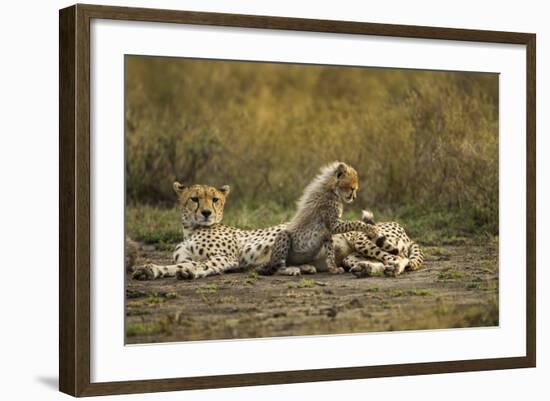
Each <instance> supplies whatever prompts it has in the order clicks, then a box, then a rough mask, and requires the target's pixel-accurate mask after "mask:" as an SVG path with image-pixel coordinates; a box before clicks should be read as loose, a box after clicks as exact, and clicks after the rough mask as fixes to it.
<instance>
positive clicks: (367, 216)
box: [361, 209, 376, 224]
mask: <svg viewBox="0 0 550 401" xmlns="http://www.w3.org/2000/svg"><path fill="white" fill-rule="evenodd" d="M361 220H362V221H363V223H365V224H376V222H375V221H374V214H373V213H372V212H371V211H370V210H366V209H365V210H363V211H362V212H361Z"/></svg>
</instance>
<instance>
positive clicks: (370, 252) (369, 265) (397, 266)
mask: <svg viewBox="0 0 550 401" xmlns="http://www.w3.org/2000/svg"><path fill="white" fill-rule="evenodd" d="M362 219H363V221H365V222H368V223H370V224H375V223H374V219H373V216H372V213H370V212H367V211H364V212H363V218H362ZM376 227H378V229H379V230H380V233H381V234H382V235H384V236H385V238H386V241H385V243H384V244H383V245H382V246H377V245H376V244H375V243H373V242H372V241H371V240H370V239H369V238H368V237H367V236H366V235H365V234H364V233H362V232H349V233H345V234H341V235H340V238H338V241H336V243H337V244H338V248H337V252H338V253H339V255H340V258H341V260H342V265H343V266H344V268H346V269H348V270H349V271H350V272H351V273H353V274H354V275H356V276H357V277H368V276H371V275H373V274H377V273H382V272H383V273H385V274H386V275H390V276H398V275H399V274H401V273H402V272H403V271H405V270H411V271H413V270H418V269H420V268H421V267H422V263H423V262H424V254H423V252H422V249H421V248H420V246H419V245H418V244H417V243H416V242H414V241H412V240H411V239H410V238H409V236H408V235H407V233H406V232H405V229H404V228H403V226H401V225H400V224H399V223H396V222H385V223H377V224H376Z"/></svg>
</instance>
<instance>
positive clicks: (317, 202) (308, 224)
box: [257, 162, 384, 274]
mask: <svg viewBox="0 0 550 401" xmlns="http://www.w3.org/2000/svg"><path fill="white" fill-rule="evenodd" d="M358 188H359V179H358V175H357V172H356V171H355V169H353V168H352V167H350V166H348V165H347V164H345V163H341V162H334V163H331V164H329V165H327V166H324V167H323V168H322V169H321V171H320V172H319V174H318V175H317V176H316V177H315V178H314V179H313V181H312V182H311V183H310V184H309V185H308V186H307V187H306V188H305V190H304V193H303V195H302V197H301V198H300V200H299V201H298V203H297V211H296V214H295V215H294V217H293V218H292V220H291V221H290V222H289V223H288V224H287V226H286V228H285V230H284V231H282V232H281V233H280V235H278V236H277V238H276V242H275V245H274V249H273V253H272V255H271V256H272V257H271V259H270V260H269V261H268V262H267V263H265V264H264V265H263V266H260V267H259V268H258V269H257V271H258V272H259V273H261V274H273V273H274V272H276V271H278V270H279V269H284V268H286V265H287V264H289V265H303V264H311V263H313V262H315V260H316V259H317V258H318V255H319V252H320V251H321V249H323V250H324V254H325V258H326V264H327V270H328V271H329V272H330V273H343V272H344V269H342V268H341V267H338V266H337V264H336V260H335V254H334V246H333V240H332V236H333V235H334V234H342V233H348V232H354V231H360V232H362V233H363V234H364V235H365V236H366V237H367V238H369V239H370V240H373V241H375V243H378V244H379V245H383V244H384V237H383V236H381V235H380V234H379V231H378V228H377V227H376V226H375V225H372V224H366V223H364V222H363V221H359V220H355V221H345V220H342V218H341V217H342V211H343V208H344V203H351V202H353V201H354V200H355V198H356V196H357V190H358Z"/></svg>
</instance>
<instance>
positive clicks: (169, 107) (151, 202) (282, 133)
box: [125, 56, 499, 243]
mask: <svg viewBox="0 0 550 401" xmlns="http://www.w3.org/2000/svg"><path fill="white" fill-rule="evenodd" d="M498 99H499V94H498V75H496V74H485V73H463V72H438V71H416V70H399V69H376V68H356V67H334V66H309V65H308V66H304V65H294V64H273V63H253V62H228V61H206V60H189V59H178V58H161V57H142V56H127V58H126V116H125V125H126V191H127V202H128V206H129V207H128V209H127V210H128V212H127V217H128V220H127V228H128V231H129V234H130V235H133V236H134V238H136V239H138V240H140V239H141V240H145V241H146V242H165V241H167V242H171V241H172V240H174V238H175V239H179V238H180V233H179V226H178V218H177V212H176V211H175V210H174V209H173V205H174V203H175V196H174V194H173V192H172V182H173V181H174V180H175V179H178V180H180V181H181V182H183V183H205V184H210V185H223V184H229V185H231V187H232V193H231V194H230V199H229V202H228V203H227V205H226V217H225V221H226V222H227V223H229V224H235V225H237V226H240V227H261V226H265V225H269V224H274V223H278V222H281V221H284V220H286V219H288V218H289V217H290V216H291V215H292V213H293V211H294V202H295V201H296V200H297V199H298V197H299V196H300V194H301V191H302V189H303V188H304V186H305V185H306V184H307V183H308V182H309V181H310V180H311V179H312V178H313V176H314V175H315V174H316V172H317V170H318V169H319V167H320V166H321V165H323V164H325V163H328V162H331V161H334V160H341V161H345V162H347V163H349V164H351V165H353V166H354V167H355V168H356V169H357V171H358V172H359V175H360V181H361V188H360V193H359V196H358V199H357V200H356V203H355V204H354V205H352V206H351V207H348V209H349V210H350V211H351V212H350V213H351V215H353V216H354V217H358V216H359V209H360V208H365V207H366V208H370V209H372V210H373V211H374V212H375V216H376V217H377V220H380V221H381V220H383V219H385V218H389V219H399V220H400V221H401V222H402V223H404V224H405V225H406V227H407V229H408V231H410V233H411V236H414V237H416V238H422V239H423V240H424V242H426V243H432V242H433V243H436V242H437V241H438V239H439V238H441V236H443V237H445V238H447V239H449V241H450V242H453V241H461V238H463V237H467V236H471V235H472V234H475V235H489V236H491V235H498ZM170 216H174V217H173V221H171V220H170V218H171V217H170ZM169 220H170V221H169ZM160 225H162V226H160ZM148 227H149V228H148ZM155 230H156V231H155ZM155 233H156V234H155Z"/></svg>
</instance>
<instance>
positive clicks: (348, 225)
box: [331, 219, 386, 247]
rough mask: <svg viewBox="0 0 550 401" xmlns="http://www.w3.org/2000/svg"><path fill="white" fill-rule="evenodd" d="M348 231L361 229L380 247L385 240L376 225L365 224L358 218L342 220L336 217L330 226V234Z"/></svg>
mask: <svg viewBox="0 0 550 401" xmlns="http://www.w3.org/2000/svg"><path fill="white" fill-rule="evenodd" d="M350 231H361V232H364V233H365V234H366V236H367V237H368V238H369V239H370V240H372V241H374V242H375V243H376V245H377V246H379V247H382V246H383V245H384V243H385V242H386V236H384V235H382V234H381V233H380V230H379V229H378V227H377V226H376V225H373V224H366V223H364V222H362V221H360V220H350V221H346V220H342V219H338V220H337V221H336V223H335V224H334V225H333V226H332V227H331V232H332V234H345V233H348V232H350Z"/></svg>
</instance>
